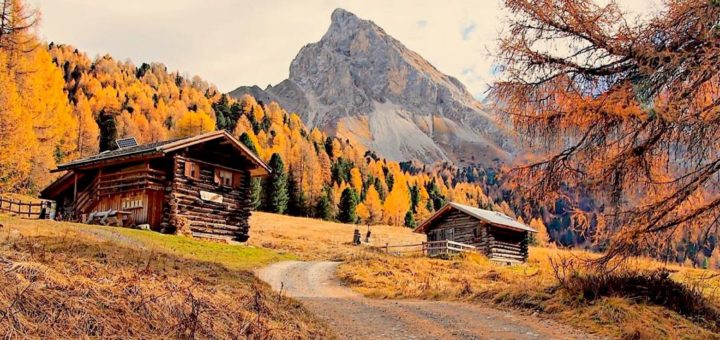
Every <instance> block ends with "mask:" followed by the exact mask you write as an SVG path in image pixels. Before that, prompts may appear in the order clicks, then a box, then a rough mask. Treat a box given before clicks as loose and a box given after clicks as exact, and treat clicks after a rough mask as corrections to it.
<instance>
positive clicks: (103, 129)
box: [99, 112, 117, 152]
mask: <svg viewBox="0 0 720 340" xmlns="http://www.w3.org/2000/svg"><path fill="white" fill-rule="evenodd" d="M99 125H100V152H103V151H108V150H114V149H116V148H117V145H116V144H115V140H117V127H116V125H115V116H114V115H113V114H110V113H105V112H101V113H100V124H99Z"/></svg>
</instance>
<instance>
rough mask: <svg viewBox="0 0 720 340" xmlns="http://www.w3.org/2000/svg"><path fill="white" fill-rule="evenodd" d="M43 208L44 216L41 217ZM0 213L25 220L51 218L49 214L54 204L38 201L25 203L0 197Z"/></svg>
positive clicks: (52, 210)
mask: <svg viewBox="0 0 720 340" xmlns="http://www.w3.org/2000/svg"><path fill="white" fill-rule="evenodd" d="M43 208H45V214H44V216H41V215H43V213H42V211H43ZM0 212H5V213H10V214H14V215H18V216H20V217H27V218H36V219H39V218H41V217H42V218H51V212H54V203H53V202H51V201H40V202H37V203H33V202H25V201H22V200H19V199H13V198H8V197H2V196H0ZM53 215H54V214H53Z"/></svg>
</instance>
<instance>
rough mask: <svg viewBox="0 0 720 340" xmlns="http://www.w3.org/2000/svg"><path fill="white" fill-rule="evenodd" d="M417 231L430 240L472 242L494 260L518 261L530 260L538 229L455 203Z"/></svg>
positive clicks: (494, 212) (433, 216)
mask: <svg viewBox="0 0 720 340" xmlns="http://www.w3.org/2000/svg"><path fill="white" fill-rule="evenodd" d="M415 232H418V233H424V234H426V235H427V239H428V241H442V240H450V241H455V242H459V243H463V244H468V245H472V246H475V247H477V249H478V251H480V252H481V253H483V254H485V255H487V256H488V257H489V258H490V259H491V260H494V261H498V262H507V263H517V262H524V261H527V258H528V241H529V237H530V233H536V232H537V231H536V230H535V229H533V228H531V227H529V226H527V225H525V224H522V223H520V222H518V221H516V220H515V219H513V218H511V217H509V216H507V215H505V214H502V213H499V212H496V211H490V210H483V209H479V208H474V207H470V206H467V205H462V204H458V203H454V202H451V203H448V204H446V205H445V206H444V207H442V208H441V209H440V210H438V211H437V212H436V213H435V214H433V215H432V216H430V217H429V218H428V219H426V220H425V221H423V222H422V224H420V225H419V226H418V227H417V228H416V229H415Z"/></svg>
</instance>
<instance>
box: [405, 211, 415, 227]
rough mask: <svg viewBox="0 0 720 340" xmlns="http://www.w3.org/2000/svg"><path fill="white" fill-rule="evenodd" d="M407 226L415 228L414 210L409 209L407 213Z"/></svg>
mask: <svg viewBox="0 0 720 340" xmlns="http://www.w3.org/2000/svg"><path fill="white" fill-rule="evenodd" d="M405 226H406V227H408V228H415V226H416V225H415V216H413V214H412V212H411V211H410V210H408V212H407V213H405Z"/></svg>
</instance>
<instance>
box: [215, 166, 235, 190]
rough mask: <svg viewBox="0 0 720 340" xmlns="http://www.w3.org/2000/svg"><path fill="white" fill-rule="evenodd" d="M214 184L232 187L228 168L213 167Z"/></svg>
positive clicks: (231, 174) (231, 176)
mask: <svg viewBox="0 0 720 340" xmlns="http://www.w3.org/2000/svg"><path fill="white" fill-rule="evenodd" d="M215 184H218V185H222V186H226V187H232V186H233V173H232V171H229V170H224V169H215Z"/></svg>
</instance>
